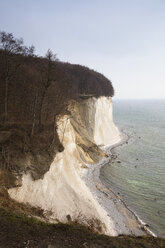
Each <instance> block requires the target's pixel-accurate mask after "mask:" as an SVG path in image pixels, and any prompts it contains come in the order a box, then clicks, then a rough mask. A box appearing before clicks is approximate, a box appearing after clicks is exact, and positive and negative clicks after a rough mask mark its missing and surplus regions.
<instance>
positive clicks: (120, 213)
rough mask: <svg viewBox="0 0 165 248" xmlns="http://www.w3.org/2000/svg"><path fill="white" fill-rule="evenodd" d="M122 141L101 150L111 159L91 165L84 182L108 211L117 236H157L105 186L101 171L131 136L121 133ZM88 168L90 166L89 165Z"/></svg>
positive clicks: (85, 173)
mask: <svg viewBox="0 0 165 248" xmlns="http://www.w3.org/2000/svg"><path fill="white" fill-rule="evenodd" d="M120 133H121V139H120V140H119V141H117V142H115V143H114V144H112V145H106V146H102V147H101V148H102V149H103V150H104V151H106V153H107V154H108V155H109V157H107V158H104V159H102V160H101V161H100V162H99V163H98V164H95V165H93V166H91V165H89V167H88V170H86V171H84V174H83V178H82V179H83V181H84V182H85V184H86V185H87V187H88V188H89V189H90V191H91V193H92V194H93V196H94V198H95V199H96V200H97V201H98V202H99V204H100V205H101V207H102V208H103V209H104V210H105V211H106V213H107V218H110V220H111V221H112V222H113V224H114V225H113V226H114V228H115V230H114V231H115V232H116V233H117V235H121V234H126V235H135V236H143V235H148V234H149V235H152V236H154V237H156V235H155V234H154V233H153V232H152V231H151V230H150V229H149V228H148V227H147V225H146V223H144V222H143V221H142V220H141V219H140V218H139V216H138V215H137V214H136V213H135V212H134V211H132V210H131V209H130V208H129V207H128V206H127V205H126V204H125V202H124V201H123V199H122V198H121V197H120V196H119V195H118V194H116V193H115V192H114V191H113V190H112V189H110V188H107V187H106V186H105V184H104V181H103V177H102V176H101V169H103V167H104V166H105V165H107V164H109V163H110V161H111V159H112V156H113V151H112V150H113V149H114V148H116V147H118V146H120V145H122V144H124V143H126V142H127V141H128V140H129V136H128V135H127V134H126V133H124V132H123V131H122V132H121V130H120ZM87 166H88V165H87Z"/></svg>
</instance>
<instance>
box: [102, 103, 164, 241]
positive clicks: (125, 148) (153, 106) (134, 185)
mask: <svg viewBox="0 0 165 248" xmlns="http://www.w3.org/2000/svg"><path fill="white" fill-rule="evenodd" d="M113 118H114V122H115V124H116V125H117V126H118V127H119V128H120V130H121V131H122V132H124V133H126V134H127V135H128V136H129V140H128V142H127V144H126V143H125V144H123V145H121V146H118V147H117V148H115V149H114V152H115V154H116V155H117V159H116V160H115V162H113V163H110V164H108V165H107V166H105V167H104V168H103V177H104V181H105V182H106V185H107V186H108V187H110V188H111V189H113V190H114V191H115V192H116V193H120V195H121V197H122V199H123V200H124V201H125V203H126V204H127V206H128V207H129V208H130V209H131V210H133V211H134V213H135V214H136V215H137V216H138V217H139V218H140V219H141V220H142V221H143V222H144V223H146V224H147V226H148V228H149V229H150V230H151V231H152V232H153V233H154V234H156V235H157V236H160V237H165V100H114V101H113Z"/></svg>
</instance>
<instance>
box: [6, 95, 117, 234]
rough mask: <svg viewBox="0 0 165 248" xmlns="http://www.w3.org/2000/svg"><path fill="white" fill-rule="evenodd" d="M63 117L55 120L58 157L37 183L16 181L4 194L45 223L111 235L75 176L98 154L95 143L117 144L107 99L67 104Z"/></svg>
mask: <svg viewBox="0 0 165 248" xmlns="http://www.w3.org/2000/svg"><path fill="white" fill-rule="evenodd" d="M68 113H69V114H68V115H64V116H61V117H59V120H58V125H57V126H58V135H59V138H60V141H61V143H62V144H63V146H64V151H63V152H61V153H58V154H57V155H56V157H55V159H54V161H53V163H52V164H51V166H50V169H49V171H48V172H46V173H45V175H44V177H43V179H39V180H35V181H34V180H33V179H32V177H31V175H30V174H24V175H23V177H22V186H21V187H15V188H11V189H9V190H8V192H9V195H10V197H11V198H13V199H15V200H17V201H19V202H22V203H29V204H30V205H32V206H34V207H40V208H42V209H43V210H44V213H45V216H46V217H47V218H48V219H49V221H51V222H57V221H61V222H68V221H73V222H78V223H82V224H85V225H88V226H90V227H92V228H93V229H95V230H97V231H99V232H101V233H105V234H110V235H115V234H116V233H115V231H114V228H113V222H112V221H111V220H110V219H109V218H107V213H106V212H105V210H104V209H103V208H102V207H101V206H100V205H99V203H98V202H97V200H96V199H94V197H93V195H92V194H91V192H90V190H89V189H88V188H87V186H86V185H85V183H84V181H83V180H82V178H81V176H82V173H83V171H84V170H85V169H86V170H88V166H89V164H91V165H90V166H92V164H93V163H95V162H98V161H99V160H100V159H101V158H102V157H103V156H105V154H104V152H103V151H102V150H101V149H100V148H99V147H98V145H111V144H113V143H116V142H118V141H119V140H120V133H119V131H118V129H117V128H116V127H115V125H114V123H113V118H112V100H111V98H110V97H108V98H106V97H100V98H98V99H96V98H90V99H87V100H81V101H80V102H76V101H72V102H71V103H70V105H69V107H68ZM87 164H88V166H87Z"/></svg>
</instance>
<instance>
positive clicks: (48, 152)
mask: <svg viewBox="0 0 165 248" xmlns="http://www.w3.org/2000/svg"><path fill="white" fill-rule="evenodd" d="M34 50H35V48H34V47H33V46H31V47H26V46H25V45H24V44H23V40H22V39H16V38H14V37H13V35H12V34H10V33H5V32H0V173H1V177H0V183H1V185H3V186H6V187H8V188H9V187H13V186H17V185H20V184H21V180H20V178H21V174H22V173H23V172H27V171H28V172H30V173H31V175H32V176H33V178H34V179H38V178H41V177H42V176H43V175H44V174H45V172H46V171H47V170H48V169H49V166H50V164H51V162H52V160H53V159H54V157H55V154H56V153H57V152H61V151H62V150H63V149H64V148H63V147H62V145H61V143H60V140H59V138H58V135H57V132H56V118H57V116H58V115H60V114H63V113H68V111H67V105H68V102H69V101H70V100H71V99H76V100H78V101H79V100H80V99H81V98H82V97H84V96H95V97H99V96H102V95H106V96H113V94H114V90H113V87H112V84H111V82H110V81H109V80H108V79H107V78H105V77H104V76H103V75H101V74H100V73H97V72H95V71H93V70H90V69H88V68H87V67H85V66H80V65H72V64H69V63H63V62H61V61H59V60H58V59H57V57H56V55H54V54H53V53H52V51H51V50H50V49H49V50H48V51H47V53H46V56H45V57H39V56H36V55H35V54H34Z"/></svg>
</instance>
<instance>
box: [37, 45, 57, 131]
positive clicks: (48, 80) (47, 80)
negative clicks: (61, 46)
mask: <svg viewBox="0 0 165 248" xmlns="http://www.w3.org/2000/svg"><path fill="white" fill-rule="evenodd" d="M45 57H46V59H47V68H46V71H45V72H44V73H46V75H45V78H44V76H42V78H41V80H42V86H43V92H42V95H41V105H40V111H39V127H40V128H41V126H42V110H43V103H44V99H45V96H46V93H47V90H48V89H49V87H50V85H51V83H52V82H53V81H55V80H54V79H53V77H52V66H53V62H54V61H57V57H56V54H53V52H52V51H51V50H50V49H48V51H47V53H46V56H45Z"/></svg>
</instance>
